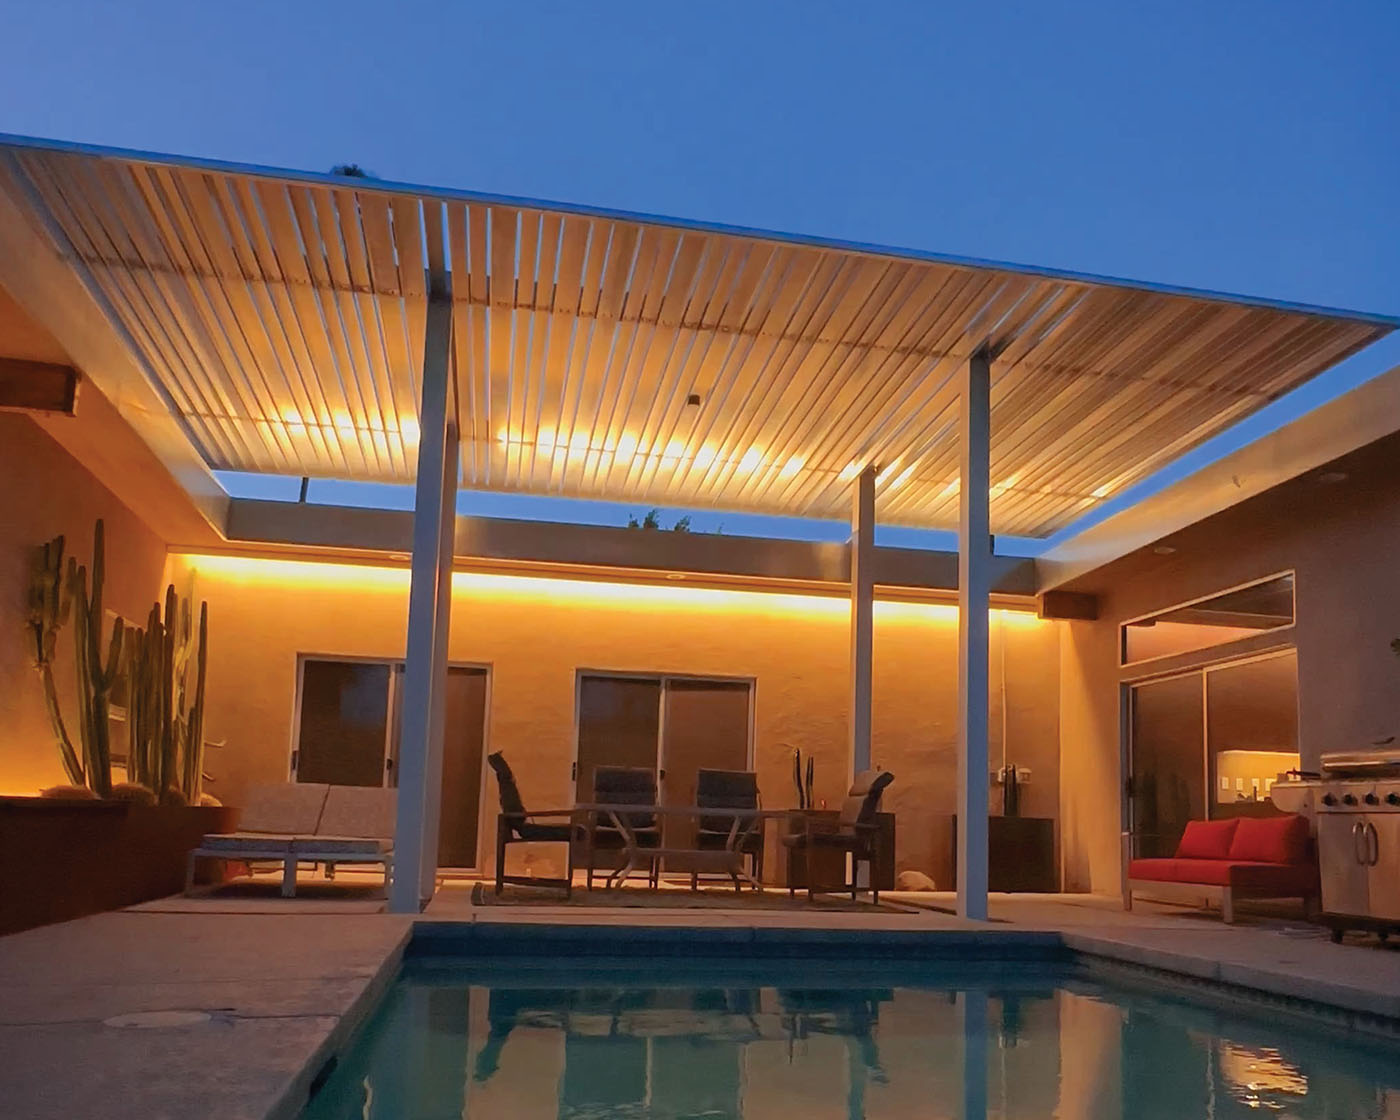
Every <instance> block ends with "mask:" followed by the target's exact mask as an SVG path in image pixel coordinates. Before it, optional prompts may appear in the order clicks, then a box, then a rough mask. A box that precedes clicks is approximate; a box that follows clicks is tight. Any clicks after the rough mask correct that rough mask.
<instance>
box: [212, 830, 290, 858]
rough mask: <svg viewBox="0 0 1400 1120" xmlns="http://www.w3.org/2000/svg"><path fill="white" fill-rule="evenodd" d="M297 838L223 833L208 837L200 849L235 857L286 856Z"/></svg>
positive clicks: (260, 833) (262, 833) (253, 833)
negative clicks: (226, 853)
mask: <svg viewBox="0 0 1400 1120" xmlns="http://www.w3.org/2000/svg"><path fill="white" fill-rule="evenodd" d="M294 839H295V837H292V836H288V835H279V834H278V833H275V832H222V833H214V834H211V835H209V836H206V837H205V838H204V839H203V840H202V841H200V844H199V846H200V848H201V849H203V850H204V851H206V852H229V853H230V854H233V855H240V856H252V855H268V856H279V857H280V856H284V855H286V854H287V853H288V852H290V851H291V850H292V841H293V840H294Z"/></svg>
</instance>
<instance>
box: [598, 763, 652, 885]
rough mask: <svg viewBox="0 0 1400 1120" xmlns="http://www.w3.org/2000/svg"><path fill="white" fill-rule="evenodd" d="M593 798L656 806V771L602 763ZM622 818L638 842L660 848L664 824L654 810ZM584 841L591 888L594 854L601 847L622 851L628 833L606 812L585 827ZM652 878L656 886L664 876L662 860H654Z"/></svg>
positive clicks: (599, 850)
mask: <svg viewBox="0 0 1400 1120" xmlns="http://www.w3.org/2000/svg"><path fill="white" fill-rule="evenodd" d="M593 801H594V803H595V804H598V805H636V806H639V807H640V808H642V809H644V810H645V809H648V808H650V809H654V808H655V807H656V771H655V770H652V769H650V768H649V767H646V766H599V767H596V768H595V769H594V771H593ZM622 820H623V822H624V823H625V824H626V825H627V827H628V829H630V830H631V832H632V835H633V837H634V838H635V839H636V842H637V846H638V847H641V848H659V847H660V846H661V828H660V825H659V824H658V822H657V819H656V814H655V813H654V812H635V813H625V814H622ZM581 839H582V843H583V845H584V859H585V866H586V870H585V879H584V882H585V883H586V884H587V886H588V889H589V890H592V889H593V871H594V856H595V855H596V854H597V853H598V852H601V851H611V852H620V851H624V850H625V849H626V847H627V840H626V837H624V836H623V835H622V833H621V832H620V831H619V830H618V828H617V826H616V825H614V824H613V823H612V821H611V820H609V819H608V818H607V817H606V816H605V815H604V814H599V815H598V816H597V818H596V819H595V820H594V821H593V822H592V825H591V827H590V826H584V827H583V829H582V837H581ZM650 864H651V866H650V874H649V875H648V881H649V883H650V884H651V886H653V887H654V886H656V883H657V879H658V877H659V876H660V872H661V866H660V861H659V860H657V859H655V858H653V859H651V861H650Z"/></svg>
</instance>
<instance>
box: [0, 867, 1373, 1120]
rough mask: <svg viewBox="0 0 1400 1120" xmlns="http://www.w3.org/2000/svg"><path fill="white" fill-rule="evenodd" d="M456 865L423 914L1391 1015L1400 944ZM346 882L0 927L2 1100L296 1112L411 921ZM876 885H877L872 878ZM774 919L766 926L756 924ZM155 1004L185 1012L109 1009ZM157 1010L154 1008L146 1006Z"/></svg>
mask: <svg viewBox="0 0 1400 1120" xmlns="http://www.w3.org/2000/svg"><path fill="white" fill-rule="evenodd" d="M470 888H471V884H469V883H449V884H447V885H446V886H445V887H444V889H443V890H442V891H441V892H440V893H439V896H438V898H437V899H436V900H435V901H434V903H433V904H432V906H431V907H429V910H428V912H427V914H425V915H424V918H423V920H425V921H428V922H433V923H447V922H463V923H481V924H490V925H501V924H513V923H529V924H538V923H544V924H550V925H570V926H578V925H584V926H593V927H597V926H603V927H613V928H620V929H626V928H635V927H639V926H645V927H670V928H677V927H679V928H684V927H699V928H702V929H704V930H705V931H707V932H709V931H716V930H725V931H727V934H726V937H727V939H728V940H734V939H736V938H737V939H739V940H742V939H743V938H744V937H745V936H747V931H755V933H754V936H756V937H757V936H765V935H763V934H760V933H757V932H756V931H762V930H776V929H790V930H794V931H797V930H802V931H809V932H808V936H811V935H812V934H813V933H816V932H817V931H840V932H842V933H850V932H854V931H862V930H872V931H874V930H880V931H909V932H915V931H917V932H927V933H936V932H937V931H953V930H957V931H968V930H978V931H981V932H982V933H983V934H986V935H989V936H996V934H997V933H998V932H1000V931H1008V932H1009V931H1054V932H1058V933H1060V934H1061V935H1062V936H1063V938H1064V939H1065V941H1066V942H1067V943H1068V944H1069V945H1070V946H1071V947H1072V948H1075V949H1079V950H1082V951H1085V952H1090V953H1094V954H1098V955H1102V956H1108V957H1112V958H1115V959H1118V960H1122V961H1127V962H1131V963H1137V964H1146V965H1152V966H1156V967H1159V968H1165V969H1169V970H1172V971H1175V972H1179V973H1184V974H1186V975H1188V976H1194V977H1200V978H1206V979H1213V980H1220V981H1224V982H1227V983H1232V984H1238V985H1243V986H1247V987H1252V988H1256V989H1259V990H1262V991H1265V992H1271V993H1277V994H1282V995H1289V996H1295V997H1302V998H1305V999H1312V1000H1318V1001H1322V1002H1326V1003H1330V1004H1333V1005H1335V1006H1338V1007H1341V1008H1345V1009H1348V1010H1350V1011H1353V1012H1363V1013H1370V1014H1373V1015H1382V1016H1386V1017H1389V1018H1392V1019H1397V1020H1400V951H1394V950H1393V949H1390V948H1381V947H1378V945H1377V943H1376V941H1375V940H1374V939H1369V940H1367V941H1364V942H1358V943H1356V944H1347V945H1340V946H1338V945H1333V944H1331V943H1330V942H1329V941H1328V940H1327V938H1326V935H1325V933H1322V932H1321V931H1319V930H1316V929H1314V928H1310V927H1306V926H1304V925H1303V923H1302V922H1301V921H1298V920H1290V919H1288V918H1286V917H1280V918H1272V917H1260V916H1250V915H1246V916H1245V918H1244V920H1243V921H1242V922H1241V923H1240V924H1239V925H1236V926H1232V927H1229V926H1224V925H1222V924H1221V923H1220V921H1219V919H1218V918H1215V917H1212V916H1209V915H1204V914H1200V913H1196V912H1192V911H1186V910H1182V909H1180V908H1176V907H1166V906H1155V905H1152V904H1150V903H1146V904H1141V905H1140V906H1139V908H1138V909H1137V910H1135V911H1134V912H1133V913H1131V914H1126V913H1124V912H1123V911H1122V910H1121V909H1120V908H1119V907H1118V903H1117V900H1116V899H1110V898H1094V897H1089V896H1083V895H1019V896H1015V895H994V896H993V900H992V918H993V921H992V922H990V923H987V924H985V925H982V924H978V923H968V922H964V921H962V920H960V919H958V918H957V917H956V916H955V915H953V914H949V913H944V912H940V911H939V910H937V909H930V908H929V907H943V906H950V905H951V900H952V896H950V895H920V896H908V895H901V894H894V895H891V896H890V898H891V899H892V900H893V901H895V902H897V903H899V904H901V905H905V904H908V903H910V902H917V903H918V904H919V908H915V907H913V906H909V908H908V912H897V911H892V910H882V911H879V912H866V913H852V912H832V911H801V910H799V911H788V910H745V909H742V908H739V907H736V908H733V909H706V910H704V911H703V912H702V911H696V910H686V909H680V908H676V909H669V908H666V909H660V908H655V907H647V908H646V909H642V910H638V909H631V908H610V909H601V908H597V909H587V908H582V907H578V906H562V905H560V906H551V905H532V906H519V907H504V906H473V905H472V903H471V889H470ZM365 893H366V892H365V891H364V889H363V888H360V889H358V890H357V889H356V887H354V886H353V885H350V884H347V885H346V886H345V887H344V889H343V890H342V891H341V892H339V893H337V892H336V891H334V890H328V891H322V892H321V894H322V897H316V898H305V899H303V898H298V899H294V900H290V901H284V900H282V899H277V898H266V899H263V898H257V897H252V898H249V897H240V898H232V899H230V898H205V899H199V898H196V899H169V900H163V901H161V902H157V903H148V904H146V905H144V906H142V907H137V908H134V909H131V910H127V911H123V912H119V913H112V914H101V915H95V916H93V917H90V918H83V919H80V920H78V921H74V922H68V923H65V924H63V925H58V926H50V927H46V928H43V929H37V930H30V931H27V932H25V933H20V934H15V935H12V936H10V937H6V938H0V1100H4V1101H5V1102H6V1109H5V1111H6V1114H7V1115H11V1116H16V1117H20V1116H23V1117H33V1118H47V1117H55V1118H56V1117H64V1118H68V1117H72V1116H99V1115H100V1116H108V1117H118V1118H120V1117H126V1116H132V1117H135V1116H140V1117H150V1118H155V1117H172V1118H173V1117H188V1116H200V1117H208V1118H211V1120H224V1118H228V1120H234V1118H238V1120H245V1118H246V1120H262V1118H263V1117H279V1118H280V1117H290V1116H294V1115H295V1114H296V1110H297V1107H298V1106H299V1104H300V1102H301V1101H302V1100H303V1099H304V1097H305V1094H306V1091H307V1088H308V1086H309V1084H310V1081H311V1079H312V1077H313V1076H314V1075H315V1073H316V1071H318V1070H319V1069H320V1068H321V1066H322V1065H323V1064H324V1062H325V1060H326V1059H327V1058H328V1057H329V1056H330V1055H331V1054H332V1053H334V1052H336V1051H337V1050H338V1049H339V1048H340V1047H341V1046H342V1045H343V1044H344V1041H345V1039H346V1037H347V1036H348V1035H349V1034H350V1033H352V1031H353V1030H354V1028H355V1026H356V1025H357V1024H358V1023H359V1022H360V1021H361V1019H362V1017H363V1015H364V1014H365V1013H366V1012H367V1010H368V1009H369V1008H370V1007H372V1006H373V1003H374V1001H375V1000H376V999H377V997H378V994H379V991H380V990H381V988H382V986H383V985H384V984H385V983H386V982H387V981H388V980H389V979H390V978H391V977H392V975H393V971H394V968H395V966H396V964H397V960H398V956H399V954H400V952H401V951H402V947H403V945H404V943H405V941H406V939H407V936H408V933H409V930H410V927H411V925H412V924H413V920H412V919H408V918H402V917H397V916H392V915H388V914H384V913H382V912H377V911H380V910H381V909H382V903H377V902H376V900H373V899H370V898H366V897H365ZM882 897H883V896H882ZM766 936H771V934H769V935H766ZM161 1011H194V1012H199V1013H202V1015H207V1016H208V1018H207V1019H205V1018H203V1017H202V1015H201V1016H200V1017H199V1018H198V1021H196V1022H192V1023H188V1024H185V1025H167V1026H158V1025H152V1026H148V1027H145V1028H142V1027H137V1026H131V1027H122V1026H116V1025H111V1023H110V1021H111V1020H113V1019H114V1018H115V1017H118V1016H123V1015H130V1014H133V1013H136V1014H140V1013H145V1012H161ZM157 1022H159V1020H157Z"/></svg>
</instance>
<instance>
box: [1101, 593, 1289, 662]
mask: <svg viewBox="0 0 1400 1120" xmlns="http://www.w3.org/2000/svg"><path fill="white" fill-rule="evenodd" d="M1293 621H1294V615H1293V573H1292V572H1285V573H1283V574H1282V575H1276V576H1270V577H1268V578H1267V579H1262V580H1258V581H1256V582H1254V583H1250V584H1246V585H1245V586H1243V587H1236V588H1233V589H1231V590H1229V591H1222V592H1220V593H1219V594H1217V595H1210V596H1207V597H1206V598H1204V599H1197V600H1195V601H1194V602H1190V603H1183V604H1182V605H1180V606H1177V607H1171V608H1170V609H1168V610H1164V611H1158V612H1157V613H1155V614H1150V615H1147V616H1145V617H1143V618H1137V619H1132V620H1130V621H1128V622H1125V623H1124V624H1123V627H1122V635H1121V640H1122V644H1121V648H1120V654H1121V658H1122V663H1123V664H1124V665H1130V664H1132V663H1134V662H1137V661H1148V660H1151V659H1152V658H1154V657H1171V656H1173V655H1174V654H1178V653H1190V652H1192V651H1193V650H1199V649H1208V648H1210V647H1211V646H1217V645H1222V644H1223V643H1225V642H1233V641H1237V640H1239V639H1241V638H1250V637H1253V636H1254V635H1255V634H1262V633H1266V632H1268V631H1270V630H1280V629H1283V628H1284V627H1288V626H1292V625H1293Z"/></svg>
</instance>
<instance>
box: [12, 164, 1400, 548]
mask: <svg viewBox="0 0 1400 1120" xmlns="http://www.w3.org/2000/svg"><path fill="white" fill-rule="evenodd" d="M0 186H3V189H5V190H7V191H9V192H11V193H12V194H13V196H14V198H15V199H16V200H17V201H19V202H20V203H21V205H22V206H24V207H25V208H26V209H27V211H28V212H29V213H30V214H31V215H32V216H33V218H34V220H35V221H36V222H37V223H38V224H40V225H41V226H42V228H43V229H44V230H45V231H46V232H47V234H48V235H49V236H50V237H51V238H52V239H53V240H54V242H55V244H56V246H57V248H58V250H59V251H60V252H61V253H62V254H63V255H64V256H65V257H66V258H67V259H68V260H69V261H70V262H71V264H72V267H73V268H75V269H77V270H79V271H80V273H81V274H82V275H83V278H84V280H85V281H86V283H87V284H88V286H89V289H90V290H91V291H93V292H94V294H95V295H97V296H98V298H99V301H100V303H101V304H102V305H103V306H104V308H105V310H106V311H107V314H108V315H109V316H110V317H112V318H113V319H114V321H115V322H116V324H117V325H118V327H119V328H120V329H121V331H122V332H124V334H125V336H126V337H127V339H128V341H129V343H130V345H131V346H132V347H133V348H134V349H135V351H137V353H138V355H139V357H140V359H141V361H142V362H143V364H144V366H145V368H146V369H147V370H148V372H149V373H150V375H151V377H152V378H153V379H154V380H155V381H156V382H157V383H158V385H159V387H160V389H161V391H162V393H163V395H164V396H165V398H166V400H167V402H168V405H169V407H170V408H171V409H172V410H173V411H174V412H175V413H176V414H177V415H178V417H179V418H180V419H181V421H182V423H183V424H184V426H185V428H186V431H187V432H188V434H189V436H190V438H191V439H192V440H193V441H194V443H195V444H196V446H197V447H198V449H199V450H200V452H201V453H202V454H203V456H204V457H205V459H206V460H207V462H208V464H209V465H210V466H211V467H212V468H215V469H226V470H237V471H260V472H275V473H279V474H290V475H312V476H326V477H336V478H348V479H361V480H371V481H384V482H406V481H409V480H411V479H412V478H413V474H414V466H415V444H416V434H417V420H416V414H417V404H416V400H417V390H416V383H417V371H418V368H419V366H420V365H421V361H422V353H423V345H424V323H425V314H426V301H427V286H428V285H427V279H426V277H427V269H428V265H429V260H430V258H431V259H434V260H436V259H441V260H442V261H443V262H444V264H445V267H446V268H447V269H448V270H449V272H450V285H451V291H452V298H453V303H454V320H453V322H454V347H455V366H456V384H457V409H458V419H459V425H460V431H461V437H462V450H461V484H462V485H463V486H465V487H469V488H482V489H491V490H504V491H515V492H521V493H534V494H553V495H559V496H569V497H581V498H597V499H606V500H620V501H628V502H635V503H644V504H646V505H667V506H687V507H717V508H722V509H730V510H744V511H753V512H761V513H772V514H786V515H792V516H816V517H844V516H846V515H847V512H848V510H849V506H850V482H851V480H852V479H853V478H854V477H855V475H856V474H857V473H858V472H859V471H860V469H861V468H862V467H864V466H865V465H867V464H871V463H873V464H877V465H878V466H879V467H880V468H881V474H880V479H879V486H878V507H877V508H878V517H879V519H880V521H881V522H883V523H888V524H902V525H913V526H921V527H936V528H945V527H951V526H954V525H956V522H957V496H958V495H957V491H958V481H957V457H958V449H957V437H956V421H957V403H956V394H955V378H954V374H955V372H956V370H957V368H958V366H959V364H960V363H962V362H965V361H966V360H967V357H968V355H969V353H970V351H971V350H972V349H973V348H975V347H976V346H978V345H980V344H983V343H989V344H990V345H991V346H992V347H993V348H994V352H995V353H996V354H997V358H996V361H995V363H994V366H993V387H992V479H993V483H994V485H993V490H992V527H993V530H994V531H995V532H997V533H1001V534H1019V535H1026V536H1043V535H1046V534H1049V533H1051V532H1053V531H1054V530H1056V529H1058V528H1060V527H1062V526H1064V525H1066V524H1067V523H1069V522H1070V521H1073V520H1074V519H1075V518H1076V517H1078V516H1080V515H1081V514H1083V513H1085V512H1087V511H1088V510H1089V509H1091V508H1092V507H1093V506H1094V505H1096V504H1097V503H1099V502H1101V501H1103V500H1105V499H1107V498H1108V497H1110V496H1111V495H1113V494H1115V493H1116V492H1118V491H1119V490H1121V489H1122V488H1123V487H1124V486H1126V485H1127V484H1129V483H1131V482H1133V481H1136V480H1138V479H1140V478H1142V477H1144V476H1145V475H1147V474H1149V473H1151V472H1153V471H1155V470H1157V469H1158V468H1160V467H1162V466H1164V465H1166V464H1167V463H1168V462H1169V461H1170V460H1172V459H1173V458H1175V457H1176V456H1178V455H1179V454H1180V453H1182V452H1184V451H1185V450H1187V449H1189V448H1190V447H1192V446H1194V445H1195V444H1198V443H1200V442H1201V441H1202V440H1204V439H1206V438H1207V437H1209V436H1211V435H1213V434H1215V433H1216V432H1218V431H1220V430H1221V429H1222V428H1224V427H1225V426H1227V425H1229V424H1231V423H1233V422H1234V421H1237V420H1239V419H1240V418H1241V417H1243V416H1244V415H1246V414H1247V413H1249V412H1252V411H1253V410H1255V409H1257V408H1259V407H1260V406H1261V405H1263V404H1265V403H1267V402H1268V401H1270V400H1272V399H1274V398H1275V397H1277V396H1279V395H1280V394H1282V393H1284V392H1286V391H1288V390H1289V389H1291V388H1293V387H1295V386H1297V385H1298V384H1299V383H1301V382H1302V381H1305V380H1306V379H1308V378H1310V377H1312V376H1314V375H1315V374H1317V373H1319V372H1321V371H1322V370H1324V369H1325V368H1327V367H1328V366H1330V365H1332V364H1334V363H1335V362H1337V361H1339V360H1340V359H1341V358H1343V357H1345V356H1347V355H1349V354H1351V353H1353V352H1354V351H1356V350H1358V349H1359V348H1361V347H1363V346H1365V345H1367V344H1368V343H1370V342H1372V341H1374V340H1375V339H1377V338H1378V337H1380V336H1381V335H1383V334H1385V333H1386V332H1387V331H1388V330H1390V329H1391V328H1392V326H1393V324H1392V323H1390V322H1387V321H1385V320H1382V319H1379V318H1376V317H1367V316H1358V315H1350V314H1346V313H1340V312H1330V311H1317V310H1312V309H1306V308H1293V307H1287V306H1281V305H1263V304H1257V303H1250V302H1247V301H1244V300H1239V299H1234V298H1226V297H1216V296H1208V295H1201V294H1195V293H1187V292H1178V291H1169V290H1158V289H1150V288H1145V287H1138V286H1133V285H1128V284H1123V283H1117V282H1109V281H1102V280H1096V279H1093V278H1086V277H1077V276H1071V275H1056V274H1051V273H1048V272H1037V271H1029V270H1021V269H1016V268H1011V267H1007V266H998V265H988V264H982V263H977V262H967V261H959V260H949V259H935V258H929V257H926V256H921V255H919V254H914V253H901V252H898V251H894V250H876V249H868V248H861V247H854V246H844V245H838V244H834V243H825V242H823V243H814V242H811V241H804V240H800V239H796V238H791V237H786V236H783V235H776V234H764V233H754V232H749V231H739V230H729V229H723V228H715V227H705V226H699V225H693V224H685V223H680V222H674V221H670V220H663V219H652V218H643V217H638V216H632V215H623V214H613V213H605V212H598V211H585V210H581V209H577V208H568V207H562V206H558V205H555V204H544V203H532V202H527V201H522V200H512V199H493V198H482V197H476V196H470V195H465V194H461V193H456V192H451V191H433V190H424V189H420V188H407V187H400V186H398V185H395V184H386V183H379V182H376V181H372V180H357V179H345V178H333V177H329V176H317V175H301V174H298V173H291V172H268V171H262V170H258V169H247V168H239V167H233V166H224V165H213V164H205V163H197V162H193V161H180V160H175V159H168V158H165V157H151V156H140V155H135V154H128V153H111V152H93V151H77V150H65V149H60V148H54V147H45V146H41V145H36V144H34V143H31V142H17V141H12V142H8V143H5V144H4V145H2V146H0Z"/></svg>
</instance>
